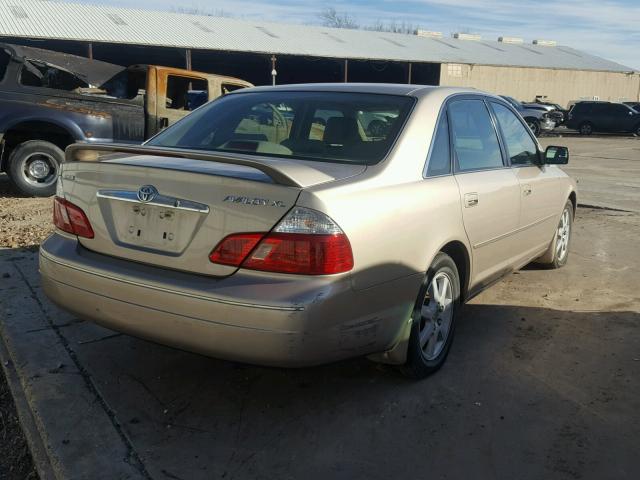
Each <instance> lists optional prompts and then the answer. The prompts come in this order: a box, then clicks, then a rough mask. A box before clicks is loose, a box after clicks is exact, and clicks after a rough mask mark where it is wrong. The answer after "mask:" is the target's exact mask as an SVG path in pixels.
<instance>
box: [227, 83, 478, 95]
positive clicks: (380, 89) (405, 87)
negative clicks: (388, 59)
mask: <svg viewBox="0 0 640 480" xmlns="http://www.w3.org/2000/svg"><path fill="white" fill-rule="evenodd" d="M267 91H276V92H277V91H282V92H285V91H286V92H350V93H374V94H386V95H408V96H426V95H429V94H430V93H436V92H438V93H442V92H448V93H450V94H451V93H481V94H484V92H481V91H479V90H475V89H473V88H458V87H436V86H432V85H414V84H405V83H299V84H288V85H277V86H263V87H254V88H247V89H242V90H236V91H234V92H231V93H230V95H241V94H244V93H250V92H267Z"/></svg>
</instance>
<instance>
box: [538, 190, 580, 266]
mask: <svg viewBox="0 0 640 480" xmlns="http://www.w3.org/2000/svg"><path fill="white" fill-rule="evenodd" d="M572 232H573V203H572V202H571V200H567V203H566V204H565V206H564V209H563V210H562V214H561V215H560V221H559V222H558V227H557V228H556V231H555V234H554V236H553V240H552V241H551V244H550V245H549V249H548V250H547V252H546V253H545V254H544V255H543V256H542V257H540V258H539V259H538V260H536V263H538V264H542V265H546V266H547V267H549V268H562V267H564V266H565V265H566V263H567V260H568V258H569V246H570V245H571V233H572Z"/></svg>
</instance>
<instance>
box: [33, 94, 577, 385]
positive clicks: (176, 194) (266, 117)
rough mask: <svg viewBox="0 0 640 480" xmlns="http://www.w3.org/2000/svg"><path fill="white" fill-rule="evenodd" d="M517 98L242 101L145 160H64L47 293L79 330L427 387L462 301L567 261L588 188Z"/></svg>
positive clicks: (153, 143) (193, 118) (78, 153)
mask: <svg viewBox="0 0 640 480" xmlns="http://www.w3.org/2000/svg"><path fill="white" fill-rule="evenodd" d="M567 160H568V152H567V150H566V148H563V147H548V148H547V149H546V151H545V152H543V151H541V149H540V146H539V145H538V143H537V141H536V139H535V137H534V136H533V135H532V133H531V131H530V130H529V129H528V128H527V126H526V124H525V123H524V122H523V120H522V118H521V117H520V116H519V115H518V113H517V112H516V111H515V110H514V109H513V108H512V107H511V106H510V105H509V104H508V103H506V102H505V101H504V100H503V99H501V98H499V97H495V96H492V95H489V94H485V93H481V92H478V91H475V90H464V89H454V88H437V87H422V86H415V85H368V84H335V85H324V84H319V85H297V86H281V87H270V88H267V87H263V88H253V89H246V90H241V91H238V92H234V93H232V94H230V95H227V96H225V97H222V98H221V99H218V100H216V101H214V102H212V103H209V104H207V105H205V106H204V107H202V108H200V109H198V110H197V111H195V112H193V113H192V114H190V115H189V116H187V117H186V118H185V119H183V120H181V121H179V122H178V123H177V124H175V125H173V126H172V127H170V128H168V129H167V130H165V131H163V132H162V133H160V134H159V135H157V136H156V137H154V138H153V139H151V140H150V141H148V142H147V143H146V144H144V145H143V146H139V147H131V146H118V145H104V146H99V145H92V146H87V145H75V146H72V147H69V148H68V149H67V161H66V163H65V164H64V165H63V168H62V173H61V178H60V182H59V183H58V192H57V196H56V198H55V202H54V204H55V207H54V210H55V211H54V221H55V224H56V227H57V229H56V232H55V233H54V234H53V235H52V236H51V237H49V238H48V239H47V240H46V241H45V242H44V244H43V245H42V247H41V250H40V271H41V274H42V281H43V285H44V289H45V292H46V293H47V295H48V296H49V297H50V298H51V299H52V300H53V301H54V302H56V303H57V304H59V305H61V306H62V307H64V308H66V309H68V310H70V311H72V312H74V313H75V314H77V315H78V316H80V317H82V318H85V319H89V320H93V321H95V322H97V323H99V324H102V325H105V326H107V327H109V328H113V329H115V330H120V331H123V332H126V333H129V334H131V335H136V336H140V337H143V338H147V339H150V340H154V341H157V342H160V343H164V344H167V345H172V346H175V347H178V348H183V349H187V350H191V351H196V352H201V353H203V354H206V355H211V356H215V357H219V358H225V359H232V360H237V361H243V362H251V363H258V364H266V365H277V366H304V365H314V364H321V363H326V362H331V361H335V360H340V359H344V358H348V357H354V356H361V355H367V356H369V357H370V358H371V359H374V360H377V361H381V362H385V363H390V364H395V365H399V366H401V367H402V369H403V371H404V372H405V373H406V374H408V375H411V376H413V377H418V378H420V377H424V376H426V375H428V374H429V373H431V372H433V371H435V370H437V369H438V368H439V367H440V366H441V365H442V363H443V362H444V360H445V358H446V356H447V354H448V352H449V349H450V346H451V343H452V340H453V334H454V329H455V323H456V317H457V316H458V313H459V310H460V307H461V305H462V303H463V302H465V301H467V300H468V299H470V298H471V297H473V296H474V295H476V294H477V293H478V292H480V291H482V289H484V288H486V287H487V286H489V285H491V284H492V283H494V282H495V281H497V280H498V279H500V278H501V277H503V276H504V275H506V274H508V273H509V272H512V271H513V270H516V269H518V268H520V267H522V266H523V265H525V264H527V263H529V262H532V261H534V260H535V261H538V262H540V263H544V264H548V265H551V266H553V267H560V266H562V265H564V264H565V263H566V261H567V257H568V248H569V241H570V236H571V225H572V220H573V215H574V211H575V206H576V191H575V184H574V182H573V181H572V180H571V179H570V178H569V177H568V176H567V175H566V174H565V173H564V172H563V171H562V170H560V169H559V168H558V167H557V164H564V163H567Z"/></svg>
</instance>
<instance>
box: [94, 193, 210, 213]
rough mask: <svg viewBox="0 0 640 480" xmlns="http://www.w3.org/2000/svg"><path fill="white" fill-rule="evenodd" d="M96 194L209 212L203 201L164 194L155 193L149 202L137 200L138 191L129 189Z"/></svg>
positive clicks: (100, 196) (120, 199) (121, 199)
mask: <svg viewBox="0 0 640 480" xmlns="http://www.w3.org/2000/svg"><path fill="white" fill-rule="evenodd" d="M96 196H97V197H98V198H106V199H109V200H119V201H121V202H131V203H137V204H139V205H152V206H154V207H165V208H174V209H176V210H187V211H189V212H197V213H209V206H208V205H205V204H204V203H198V202H193V201H191V200H183V199H181V198H175V197H168V196H166V195H156V197H155V198H154V199H153V200H152V201H151V202H141V201H140V200H138V193H137V192H134V191H131V190H98V193H96Z"/></svg>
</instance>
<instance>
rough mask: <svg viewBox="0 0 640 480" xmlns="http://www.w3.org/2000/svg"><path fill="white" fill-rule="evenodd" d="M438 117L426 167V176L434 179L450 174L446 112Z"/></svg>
mask: <svg viewBox="0 0 640 480" xmlns="http://www.w3.org/2000/svg"><path fill="white" fill-rule="evenodd" d="M443 113H444V114H443V115H442V116H441V117H440V121H439V122H438V126H437V127H436V133H435V137H434V139H433V144H432V145H433V146H432V147H431V154H430V155H429V164H428V165H427V176H428V177H435V176H438V175H447V174H448V173H451V151H450V147H449V122H448V121H447V115H446V112H443Z"/></svg>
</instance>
